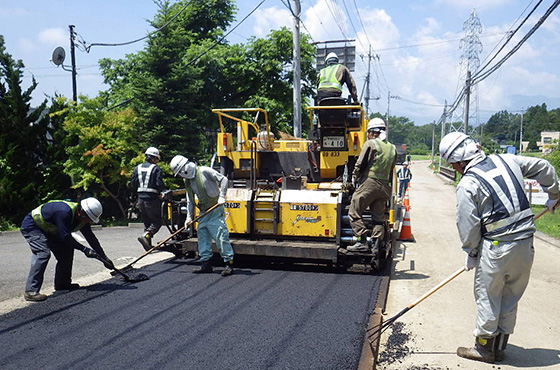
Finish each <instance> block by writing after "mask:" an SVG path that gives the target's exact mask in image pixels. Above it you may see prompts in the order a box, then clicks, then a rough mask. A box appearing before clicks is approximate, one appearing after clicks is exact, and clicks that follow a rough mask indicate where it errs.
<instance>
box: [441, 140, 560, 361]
mask: <svg viewBox="0 0 560 370" xmlns="http://www.w3.org/2000/svg"><path fill="white" fill-rule="evenodd" d="M439 150H440V153H441V156H442V158H443V159H445V160H447V162H448V163H450V164H451V165H452V166H453V169H454V170H455V171H457V172H459V173H460V174H461V175H462V177H461V181H460V182H459V184H458V186H457V228H458V231H459V237H460V239H461V242H462V248H463V250H464V251H465V252H466V260H465V269H466V270H471V269H475V275H474V295H475V299H476V304H477V308H478V312H477V318H476V326H475V329H474V331H473V334H474V336H475V337H476V339H475V345H474V346H473V347H472V348H466V347H459V348H457V355H458V356H460V357H465V358H468V359H472V360H476V361H483V362H489V363H494V362H495V361H498V362H500V361H502V360H503V358H504V350H505V348H506V344H507V342H508V337H509V335H510V334H512V333H513V329H514V327H515V320H516V316H517V303H518V302H519V300H520V299H521V297H522V295H523V292H524V291H525V288H526V287H527V284H528V282H529V276H530V273H531V267H532V265H533V256H534V249H533V234H534V233H535V230H536V228H535V223H534V220H533V213H532V211H531V207H530V204H529V201H528V199H527V196H526V194H525V189H524V181H523V178H529V179H534V180H536V181H537V182H538V183H539V184H540V185H541V187H542V188H543V190H544V191H545V192H547V193H548V197H549V199H548V201H547V202H546V206H547V208H548V209H549V210H550V212H551V213H553V212H554V208H555V207H556V205H557V203H558V199H559V198H560V190H559V188H558V176H557V174H556V170H555V169H554V167H553V166H552V165H551V164H550V163H548V162H547V161H546V160H544V159H541V158H533V157H525V156H517V155H513V154H501V155H489V156H487V155H486V154H485V153H484V152H483V151H482V149H481V148H480V146H479V145H478V144H477V143H476V142H475V141H474V140H473V139H472V138H471V137H470V136H468V135H466V134H464V133H462V132H452V133H450V134H447V135H446V136H445V137H444V138H443V139H442V140H441V143H440V147H439Z"/></svg>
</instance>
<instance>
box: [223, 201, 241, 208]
mask: <svg viewBox="0 0 560 370" xmlns="http://www.w3.org/2000/svg"><path fill="white" fill-rule="evenodd" d="M224 207H225V208H241V203H233V202H226V203H225V204H224Z"/></svg>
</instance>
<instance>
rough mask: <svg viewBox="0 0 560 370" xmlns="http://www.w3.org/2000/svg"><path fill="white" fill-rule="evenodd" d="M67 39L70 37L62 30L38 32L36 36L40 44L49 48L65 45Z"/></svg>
mask: <svg viewBox="0 0 560 370" xmlns="http://www.w3.org/2000/svg"><path fill="white" fill-rule="evenodd" d="M69 39H70V35H69V34H68V32H67V31H66V30H64V29H62V28H47V29H44V30H42V31H41V32H39V36H38V40H39V42H40V43H42V44H46V45H51V46H58V45H61V44H64V45H66V44H67V43H68V42H69Z"/></svg>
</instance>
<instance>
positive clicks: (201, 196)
mask: <svg viewBox="0 0 560 370" xmlns="http://www.w3.org/2000/svg"><path fill="white" fill-rule="evenodd" d="M195 171H196V173H195V178H194V179H192V180H189V182H191V183H192V181H193V180H194V181H196V187H197V190H198V193H197V194H196V195H197V197H198V204H196V207H197V208H198V209H199V210H200V211H201V212H206V210H207V209H208V208H210V207H212V206H213V205H214V204H216V203H218V198H219V197H211V196H209V195H208V193H207V192H206V188H205V187H204V180H203V179H202V173H201V172H200V171H199V170H198V166H197V167H196V169H195ZM187 191H188V192H189V196H190V199H193V200H194V191H193V189H192V186H189V187H188V189H187Z"/></svg>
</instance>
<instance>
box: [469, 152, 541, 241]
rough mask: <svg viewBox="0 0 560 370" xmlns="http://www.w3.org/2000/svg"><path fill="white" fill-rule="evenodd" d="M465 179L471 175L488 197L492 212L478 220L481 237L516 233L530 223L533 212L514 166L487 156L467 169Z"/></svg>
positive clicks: (501, 159) (520, 177) (496, 157)
mask: <svg viewBox="0 0 560 370" xmlns="http://www.w3.org/2000/svg"><path fill="white" fill-rule="evenodd" d="M465 176H474V177H475V178H476V179H477V180H478V181H479V182H480V183H481V184H482V185H483V186H484V187H485V188H486V190H487V191H488V192H489V193H490V196H491V197H492V211H491V212H490V215H489V216H487V217H486V218H485V219H483V220H481V221H482V225H483V235H484V237H486V238H491V237H492V236H495V235H499V234H501V233H503V232H504V231H506V230H516V229H518V226H521V225H523V224H526V223H527V222H528V221H530V220H532V217H533V212H532V211H531V207H530V205H529V200H528V199H527V195H526V194H525V189H524V185H523V183H522V181H523V174H522V173H521V171H520V169H519V168H518V167H517V166H509V165H508V164H507V162H506V161H505V160H504V159H503V158H502V157H500V156H499V155H490V156H488V157H486V158H485V159H483V160H482V161H481V162H480V163H477V164H475V165H474V166H473V167H471V168H469V169H467V172H466V173H465ZM520 181H521V183H520ZM516 231H518V230H516Z"/></svg>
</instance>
